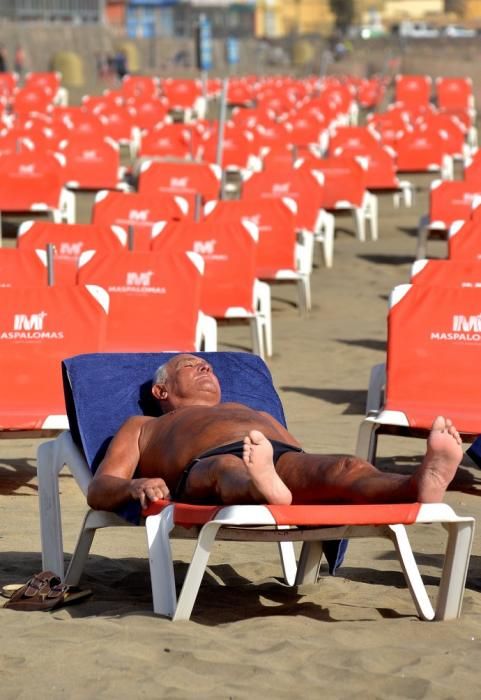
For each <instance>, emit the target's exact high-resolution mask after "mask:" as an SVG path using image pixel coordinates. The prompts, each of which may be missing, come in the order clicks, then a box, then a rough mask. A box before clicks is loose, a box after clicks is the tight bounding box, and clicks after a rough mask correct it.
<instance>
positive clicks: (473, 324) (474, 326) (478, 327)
mask: <svg viewBox="0 0 481 700" xmlns="http://www.w3.org/2000/svg"><path fill="white" fill-rule="evenodd" d="M453 331H463V332H467V333H469V332H471V331H473V332H475V333H479V332H480V331H481V314H478V315H477V316H461V315H460V314H455V315H454V316H453Z"/></svg>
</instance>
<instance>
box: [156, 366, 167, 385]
mask: <svg viewBox="0 0 481 700" xmlns="http://www.w3.org/2000/svg"><path fill="white" fill-rule="evenodd" d="M168 364H169V362H168V361H167V362H164V364H163V365H160V367H157V369H156V370H155V374H154V379H153V383H154V384H165V382H166V380H167V375H168V373H169V369H168V367H167V365H168Z"/></svg>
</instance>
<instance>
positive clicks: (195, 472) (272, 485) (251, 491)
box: [182, 443, 292, 505]
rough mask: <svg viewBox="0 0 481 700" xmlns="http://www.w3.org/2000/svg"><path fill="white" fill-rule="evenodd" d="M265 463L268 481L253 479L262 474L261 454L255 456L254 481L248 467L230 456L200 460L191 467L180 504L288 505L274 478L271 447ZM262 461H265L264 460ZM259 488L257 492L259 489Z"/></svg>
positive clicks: (280, 484)
mask: <svg viewBox="0 0 481 700" xmlns="http://www.w3.org/2000/svg"><path fill="white" fill-rule="evenodd" d="M268 445H269V447H270V449H271V453H270V461H269V460H268V464H267V470H268V478H267V479H266V478H264V477H263V476H262V475H261V478H260V479H259V478H257V473H258V472H262V471H263V468H264V467H263V464H261V462H262V461H263V460H262V458H261V454H260V453H258V454H257V465H256V470H255V475H254V478H253V476H252V473H251V471H250V470H249V468H248V466H246V464H245V463H244V461H243V460H242V459H241V458H240V457H236V456H234V455H229V454H227V455H215V456H212V457H204V458H203V459H199V461H198V462H196V464H195V465H194V466H193V467H192V469H191V471H190V473H189V476H188V478H187V481H186V483H185V487H184V492H183V495H182V500H184V501H188V502H191V503H196V502H204V503H224V504H227V505H229V504H234V503H238V504H242V503H266V502H267V503H276V504H284V505H285V504H289V503H290V502H291V500H292V496H291V493H290V491H289V489H288V488H287V487H286V486H285V484H284V483H283V482H282V481H281V479H280V477H279V476H278V475H277V473H276V471H275V469H274V465H273V463H272V446H271V444H270V443H268ZM264 461H265V460H264ZM259 486H261V488H259Z"/></svg>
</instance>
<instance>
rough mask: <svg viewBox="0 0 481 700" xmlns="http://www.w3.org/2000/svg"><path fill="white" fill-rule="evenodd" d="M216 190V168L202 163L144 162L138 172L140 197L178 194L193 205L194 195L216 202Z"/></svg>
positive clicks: (217, 186) (217, 181)
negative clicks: (143, 195) (142, 195)
mask: <svg viewBox="0 0 481 700" xmlns="http://www.w3.org/2000/svg"><path fill="white" fill-rule="evenodd" d="M219 189H220V178H219V177H218V175H217V174H216V168H215V167H214V166H211V165H207V164H204V163H187V164H186V163H159V162H155V161H146V162H145V163H143V164H142V166H141V169H140V175H139V186H138V191H139V192H141V193H142V194H153V195H155V194H158V193H159V192H161V193H164V194H177V195H180V196H181V197H186V198H187V199H188V200H189V204H191V205H193V203H194V200H195V195H196V194H200V195H201V196H202V198H203V199H204V201H207V200H209V199H216V198H217V196H218V194H219Z"/></svg>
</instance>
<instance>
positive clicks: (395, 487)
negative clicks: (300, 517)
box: [244, 416, 462, 503]
mask: <svg viewBox="0 0 481 700" xmlns="http://www.w3.org/2000/svg"><path fill="white" fill-rule="evenodd" d="M245 442H246V444H247V449H246V451H245V453H244V460H245V461H246V464H247V465H248V468H249V472H250V474H251V475H252V474H254V473H256V471H257V472H258V473H259V474H261V475H262V480H259V479H257V483H256V487H257V489H258V490H259V491H260V492H261V493H264V494H265V500H267V499H268V495H267V494H268V488H269V487H268V481H269V478H272V472H273V471H275V472H276V473H277V474H278V475H279V476H280V478H281V479H282V481H283V482H284V484H285V485H286V486H287V488H288V489H289V490H290V491H291V493H292V496H293V502H294V503H382V502H388V503H389V502H390V503H400V502H411V501H420V502H423V503H436V502H439V501H441V500H442V498H443V496H444V493H445V491H446V488H447V486H448V484H449V483H450V481H451V480H452V478H453V477H454V474H455V473H456V469H457V467H458V465H459V463H460V461H461V459H462V447H461V438H460V437H459V434H458V432H457V430H456V428H455V427H454V426H453V425H452V423H451V421H450V420H449V419H445V418H443V417H442V416H438V418H436V420H435V421H434V423H433V427H432V430H431V433H430V435H429V438H428V442H427V450H426V455H425V457H424V459H423V461H422V464H421V465H420V467H419V468H418V469H417V471H416V472H415V473H414V474H413V475H409V476H404V475H399V474H387V473H384V472H381V471H379V470H378V469H376V468H375V467H374V466H373V465H372V464H369V463H368V462H365V461H364V460H362V459H358V458H357V457H348V456H333V455H309V454H305V453H297V452H286V453H285V454H283V455H282V456H281V457H280V458H279V459H278V461H277V465H276V467H275V468H274V465H273V463H272V461H271V463H270V464H271V467H270V470H269V469H268V466H267V460H266V454H267V452H268V451H270V455H271V460H272V446H271V445H270V442H269V441H268V440H266V438H265V437H264V436H263V434H262V433H261V432H259V431H257V430H253V431H251V432H250V433H249V436H248V437H247V438H246V440H245ZM269 474H270V476H269ZM268 502H269V501H268Z"/></svg>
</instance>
